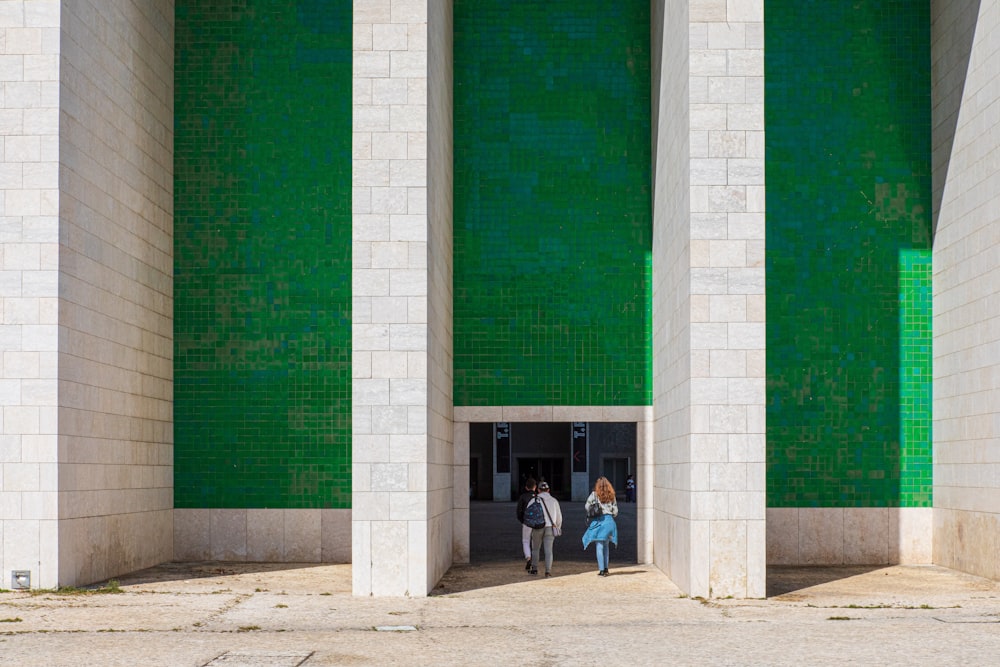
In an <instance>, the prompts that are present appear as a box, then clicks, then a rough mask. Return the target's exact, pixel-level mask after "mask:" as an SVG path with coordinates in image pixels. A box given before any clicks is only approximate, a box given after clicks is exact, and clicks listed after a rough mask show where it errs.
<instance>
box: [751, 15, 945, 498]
mask: <svg viewBox="0 0 1000 667" xmlns="http://www.w3.org/2000/svg"><path fill="white" fill-rule="evenodd" d="M764 15H765V31H764V32H765V52H766V54H767V57H766V59H765V93H766V102H765V120H766V151H767V153H766V169H767V257H766V262H767V386H768V398H767V400H768V404H767V450H768V451H767V464H768V468H767V502H768V505H769V506H772V507H810V506H812V507H897V506H903V507H912V506H929V505H930V500H931V497H930V493H931V492H930V446H931V444H930V443H931V440H930V415H931V412H930V377H931V375H930V374H931V352H930V305H931V295H930V288H929V286H930V259H929V257H930V255H929V248H930V241H931V233H930V228H931V224H930V223H931V218H930V208H931V194H930V193H931V186H930V127H931V126H930V120H931V119H930V34H929V26H930V16H929V5H928V4H927V3H913V2H907V1H901V0H900V1H895V2H889V1H879V0H860V1H858V2H852V3H827V2H797V3H788V2H776V1H770V0H766V1H765V10H764Z"/></svg>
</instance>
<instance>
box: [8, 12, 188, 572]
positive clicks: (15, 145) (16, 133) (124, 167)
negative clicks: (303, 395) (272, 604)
mask: <svg viewBox="0 0 1000 667" xmlns="http://www.w3.org/2000/svg"><path fill="white" fill-rule="evenodd" d="M0 31H2V33H3V34H2V40H0V50H2V54H3V55H2V56H0V77H2V81H3V108H2V109H0V119H2V121H0V122H2V127H0V132H2V134H3V147H4V151H3V159H2V163H0V187H2V200H0V201H2V204H0V205H2V207H3V216H2V232H0V233H2V242H3V256H2V271H0V274H2V287H0V290H2V293H0V299H2V304H3V310H2V318H3V319H2V324H0V348H2V350H3V360H2V379H0V387H2V389H0V391H2V411H3V431H2V432H3V435H2V438H3V440H2V449H0V464H2V473H0V545H2V546H0V572H3V573H4V575H6V574H8V573H9V572H10V571H11V570H28V571H30V572H31V573H32V585H33V586H41V587H51V586H55V585H67V584H69V585H72V584H79V583H89V582H91V581H95V580H98V579H101V578H103V577H107V576H111V575H114V574H117V573H120V572H124V571H128V570H134V569H139V568H142V567H146V566H149V565H153V564H156V563H159V562H163V561H164V560H169V559H170V558H171V557H172V539H171V533H172V529H171V521H172V511H173V447H172V425H171V422H172V409H171V401H172V385H171V377H172V373H173V369H172V354H173V350H172V335H173V334H172V331H173V323H172V309H173V302H172V285H171V275H172V272H173V247H172V235H171V234H172V219H171V212H172V207H173V182H172V173H173V164H172V162H173V131H172V123H173V118H172V114H173V5H172V3H169V2H160V3H155V4H151V3H147V2H126V1H121V2H116V3H113V4H111V5H109V4H107V3H100V2H96V1H94V2H92V1H89V0H80V1H76V0H74V1H73V2H68V1H67V2H59V0H25V1H23V2H3V3H0ZM3 583H6V582H3Z"/></svg>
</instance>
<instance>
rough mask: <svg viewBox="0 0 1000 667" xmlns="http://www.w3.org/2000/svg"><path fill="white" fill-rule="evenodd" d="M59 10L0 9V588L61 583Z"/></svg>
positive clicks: (32, 6)
mask: <svg viewBox="0 0 1000 667" xmlns="http://www.w3.org/2000/svg"><path fill="white" fill-rule="evenodd" d="M59 47H60V40H59V3H58V2H6V3H2V4H0V54H2V55H0V63H2V68H0V77H2V82H0V83H2V88H3V95H2V97H0V128H2V133H3V137H2V144H3V153H2V156H0V188H2V190H0V210H2V216H3V224H2V231H0V241H2V255H0V351H2V358H0V577H2V578H0V588H9V587H10V579H9V577H10V572H11V570H27V571H29V572H30V573H31V585H32V587H44V588H49V587H53V586H56V585H58V583H59V564H58V556H59V540H58V519H59V514H58V488H59V487H58V463H59V454H58V432H57V427H58V420H57V418H56V411H57V405H58V389H57V382H58V381H57V376H56V373H57V368H58V364H57V356H58V352H59V349H58V342H59V341H58V324H59V322H58V314H59V313H58V298H59Z"/></svg>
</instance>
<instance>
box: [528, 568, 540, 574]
mask: <svg viewBox="0 0 1000 667" xmlns="http://www.w3.org/2000/svg"><path fill="white" fill-rule="evenodd" d="M530 574H538V570H536V569H535V568H531V572H530Z"/></svg>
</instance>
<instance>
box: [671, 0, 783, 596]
mask: <svg viewBox="0 0 1000 667" xmlns="http://www.w3.org/2000/svg"><path fill="white" fill-rule="evenodd" d="M655 9H656V11H654V21H655V23H654V35H657V34H658V35H659V37H658V38H655V39H654V42H656V45H655V48H654V54H656V55H655V57H656V62H654V67H653V71H654V95H655V99H656V100H657V103H656V104H655V105H654V109H655V111H654V119H655V123H656V125H655V128H656V129H655V133H656V136H655V144H654V145H655V146H656V151H655V154H656V163H655V169H656V172H655V173H656V176H655V182H654V235H653V236H654V241H653V257H654V259H653V262H654V269H653V272H654V293H653V310H654V360H655V361H654V409H655V415H656V417H655V424H656V426H655V435H654V445H653V456H654V459H655V463H654V467H655V470H656V473H655V477H656V488H655V489H654V497H653V498H652V503H653V507H654V511H655V512H656V518H655V519H654V520H653V524H654V526H653V530H654V531H655V536H654V539H653V543H654V559H655V562H657V563H658V564H660V566H661V568H663V569H664V570H665V571H666V572H667V573H668V574H669V575H670V576H671V577H672V578H673V579H674V581H675V582H676V583H677V584H678V585H679V586H680V587H681V588H683V589H684V590H685V591H687V592H688V593H690V594H691V595H698V596H716V597H720V596H728V595H732V596H735V597H761V596H763V595H764V594H765V588H764V585H765V576H766V563H765V530H764V528H765V507H766V500H765V487H764V479H765V431H764V429H765V418H764V416H765V355H764V350H765V327H764V318H765V307H764V306H765V304H764V80H763V75H764V50H763V47H764V44H763V41H764V33H763V2H762V0H728V2H727V1H726V0H692V1H691V2H690V3H687V5H686V6H685V3H659V2H658V3H656V8H655Z"/></svg>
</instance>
